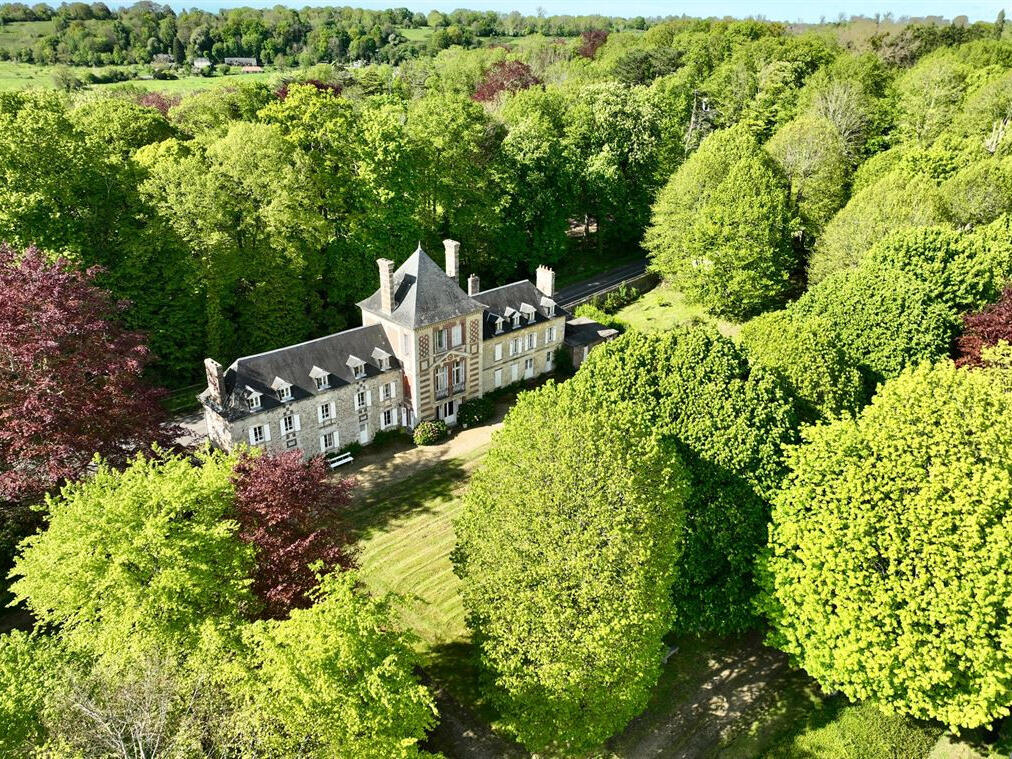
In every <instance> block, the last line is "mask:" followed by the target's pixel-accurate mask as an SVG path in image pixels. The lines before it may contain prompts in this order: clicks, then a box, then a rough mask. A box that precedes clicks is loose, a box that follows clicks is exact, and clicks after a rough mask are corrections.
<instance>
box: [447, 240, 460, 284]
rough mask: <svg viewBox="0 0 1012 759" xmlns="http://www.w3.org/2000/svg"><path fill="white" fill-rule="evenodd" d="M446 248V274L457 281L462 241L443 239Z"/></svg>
mask: <svg viewBox="0 0 1012 759" xmlns="http://www.w3.org/2000/svg"><path fill="white" fill-rule="evenodd" d="M443 247H444V248H445V249H446V276H448V277H449V278H450V279H452V280H454V281H456V279H457V276H458V275H459V273H460V243H459V242H457V241H456V240H443Z"/></svg>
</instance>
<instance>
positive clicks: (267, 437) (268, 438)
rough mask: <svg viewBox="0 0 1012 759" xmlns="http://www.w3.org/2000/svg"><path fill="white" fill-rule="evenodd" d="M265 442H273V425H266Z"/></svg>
mask: <svg viewBox="0 0 1012 759" xmlns="http://www.w3.org/2000/svg"><path fill="white" fill-rule="evenodd" d="M264 440H265V441H266V442H268V443H269V442H271V425H270V424H265V425H264Z"/></svg>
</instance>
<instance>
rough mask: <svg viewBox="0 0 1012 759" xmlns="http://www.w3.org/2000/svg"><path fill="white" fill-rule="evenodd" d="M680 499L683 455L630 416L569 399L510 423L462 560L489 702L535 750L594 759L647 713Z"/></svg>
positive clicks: (468, 529)
mask: <svg viewBox="0 0 1012 759" xmlns="http://www.w3.org/2000/svg"><path fill="white" fill-rule="evenodd" d="M684 495H685V475H684V470H683V468H682V465H681V463H680V461H679V459H678V457H677V455H675V454H674V452H673V451H670V450H668V449H667V448H666V447H665V446H663V445H661V444H660V443H659V442H658V440H657V439H656V438H655V437H653V436H652V434H651V433H650V431H649V430H648V429H647V428H646V427H645V426H644V425H643V424H642V422H641V420H640V419H639V418H638V415H636V414H635V413H633V409H632V408H631V407H630V406H628V405H627V404H621V403H619V404H609V405H608V406H604V405H602V404H600V403H598V402H596V401H595V396H594V394H593V393H592V392H586V391H584V390H583V389H581V388H577V387H576V386H575V385H572V384H571V383H567V384H566V385H562V386H555V385H549V386H547V387H545V388H543V389H541V390H538V391H536V392H531V393H524V394H523V395H522V396H521V397H520V399H519V401H518V403H517V405H516V406H515V407H514V408H513V409H512V410H511V411H510V414H509V416H508V417H507V420H506V424H505V427H504V429H503V430H502V431H501V432H500V433H499V434H498V435H497V436H496V439H495V442H494V444H493V447H492V449H491V451H490V452H489V454H488V456H487V458H486V459H485V462H484V463H483V465H482V468H481V469H480V470H479V471H478V473H477V474H476V475H475V477H474V479H473V480H472V483H471V487H470V489H469V491H468V493H467V496H466V499H465V505H464V509H463V512H462V514H461V516H460V517H459V519H458V520H457V522H456V525H455V529H456V534H457V547H456V549H455V552H454V554H453V560H454V570H455V572H456V573H457V574H458V575H459V576H460V578H461V579H462V581H463V599H464V606H465V609H466V610H467V619H468V624H469V626H470V627H471V629H472V631H473V633H474V636H475V642H476V644H477V647H478V656H479V662H480V666H481V669H482V678H483V680H482V682H483V686H484V689H485V691H486V693H487V695H488V697H489V699H490V701H491V703H493V704H494V705H495V706H496V708H497V709H498V711H499V713H500V715H501V718H502V721H503V724H504V726H505V727H506V729H507V730H508V731H509V732H510V733H512V734H513V735H515V736H517V737H518V738H519V739H520V740H521V741H522V742H523V743H524V744H525V745H526V746H527V747H528V748H530V749H532V750H536V751H544V750H555V751H561V752H581V751H585V750H587V749H589V748H592V747H594V746H596V745H597V744H599V743H601V742H602V741H603V740H604V739H606V738H607V737H608V736H610V735H612V734H614V733H615V732H617V731H618V730H620V729H621V728H622V727H624V726H625V724H626V723H627V722H628V721H629V720H630V719H631V718H632V717H633V716H635V715H636V714H637V713H639V711H640V710H642V708H643V707H644V706H645V705H646V702H647V698H648V697H649V692H650V687H651V686H652V685H653V684H654V683H655V682H656V681H657V678H658V676H659V674H660V666H661V655H662V652H663V646H662V638H663V636H664V634H665V633H666V632H667V630H668V629H669V626H670V623H671V617H672V605H671V596H670V586H671V582H672V579H673V577H674V566H675V564H674V559H675V557H676V555H677V552H678V549H677V545H678V539H679V534H680V532H681V529H682V524H683V512H682V501H683V499H684Z"/></svg>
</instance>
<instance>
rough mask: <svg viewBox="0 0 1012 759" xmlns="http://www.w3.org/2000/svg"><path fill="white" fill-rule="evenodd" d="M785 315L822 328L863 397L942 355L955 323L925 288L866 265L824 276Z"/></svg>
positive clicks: (892, 272) (890, 271)
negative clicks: (850, 366) (851, 367)
mask: <svg viewBox="0 0 1012 759" xmlns="http://www.w3.org/2000/svg"><path fill="white" fill-rule="evenodd" d="M791 311H792V312H793V313H794V315H795V316H797V317H800V318H802V319H809V318H812V317H821V318H822V319H824V320H825V322H826V323H828V325H829V328H830V329H831V330H832V334H833V336H834V338H835V340H836V342H837V345H839V347H840V348H842V349H843V351H844V352H845V353H846V355H847V357H848V359H849V360H850V361H851V362H853V363H854V364H856V365H857V367H858V369H859V370H860V371H861V374H862V377H863V378H864V385H865V390H866V392H867V393H869V394H870V392H871V391H872V390H873V389H874V387H875V385H876V384H878V383H879V382H881V381H882V380H884V379H890V378H892V377H895V376H896V375H898V374H899V373H900V372H901V371H903V369H904V368H906V367H907V366H911V365H914V364H917V363H920V362H921V361H934V360H937V359H939V358H941V357H943V356H946V355H948V352H949V345H950V343H951V342H952V338H953V337H954V336H955V332H956V327H957V324H958V320H957V318H956V315H955V314H954V313H953V312H952V311H951V310H950V309H949V308H947V307H946V306H945V305H944V304H942V303H939V302H938V301H936V300H935V298H934V296H933V293H932V290H931V288H930V287H929V286H928V285H926V284H924V283H923V282H921V281H920V280H918V279H917V278H916V277H914V276H913V275H911V274H908V273H906V272H904V271H902V270H900V269H894V268H891V267H884V266H881V265H877V264H874V263H872V262H868V263H866V264H864V265H862V266H860V267H858V268H857V269H850V270H847V271H841V272H837V273H836V274H834V275H832V276H831V277H828V278H827V279H826V280H825V281H823V282H821V283H820V284H819V285H817V286H816V287H813V288H812V289H811V290H809V291H808V292H807V293H805V295H803V296H802V297H801V299H799V300H798V301H797V302H796V303H794V304H793V305H792V306H791Z"/></svg>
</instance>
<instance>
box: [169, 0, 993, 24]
mask: <svg viewBox="0 0 1012 759" xmlns="http://www.w3.org/2000/svg"><path fill="white" fill-rule="evenodd" d="M331 4H333V5H349V6H352V7H356V8H375V9H382V8H391V7H398V8H410V9H411V10H413V11H421V12H422V13H427V12H428V11H430V10H432V9H433V8H435V9H437V10H441V11H451V10H453V9H454V8H461V7H462V8H471V9H474V10H495V11H501V12H509V11H513V10H516V11H520V12H521V13H523V14H525V15H527V14H530V15H534V14H535V13H537V11H538V8H539V7H540V8H543V9H544V11H545V14H546V15H549V16H551V15H555V14H569V15H575V16H578V15H585V14H591V13H600V14H601V15H604V16H626V17H632V16H668V15H675V16H678V15H681V14H683V13H684V14H686V15H689V16H717V17H722V16H734V17H737V18H744V17H747V16H763V17H765V18H767V19H769V20H771V21H808V22H816V21H819V20H820V19H821V18H825V19H827V20H832V19H834V18H836V17H837V16H838V15H839V14H840V13H843V14H844V15H846V16H852V15H864V16H874V15H875V14H876V13H882V14H885V13H889V12H891V13H892V14H893V15H894V16H896V17H899V16H944V17H946V18H953V17H955V16H967V17H969V19H970V21H993V20H994V17H995V16H996V15H997V14H998V11H999V10H1000V9H1001V8H1002V3H1001V2H997V3H988V2H963V3H954V2H951V0H950V1H948V2H947V1H946V0H828V1H823V2H814V1H812V0H809V1H808V2H806V1H805V0H749V2H743V1H742V0H709V1H708V2H706V3H698V2H697V3H689V2H662V1H661V0H463V2H461V0H452V2H449V3H447V2H444V1H443V0H414V1H413V2H412V1H410V0H408V1H405V0H381V1H380V2H376V1H375V0H338V2H334V3H328V2H324V1H323V0H298V1H297V2H293V1H292V0H288V1H287V2H278V1H277V0H248V1H247V2H235V1H234V0H189V1H188V2H187V1H186V0H182V1H180V0H168V5H171V6H172V7H173V8H175V9H176V10H181V9H183V8H194V7H196V8H202V9H204V10H210V11H216V10H218V9H220V8H234V7H239V6H248V7H255V8H262V7H272V6H274V5H289V6H293V7H296V8H301V7H304V6H307V5H309V6H322V5H331Z"/></svg>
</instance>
